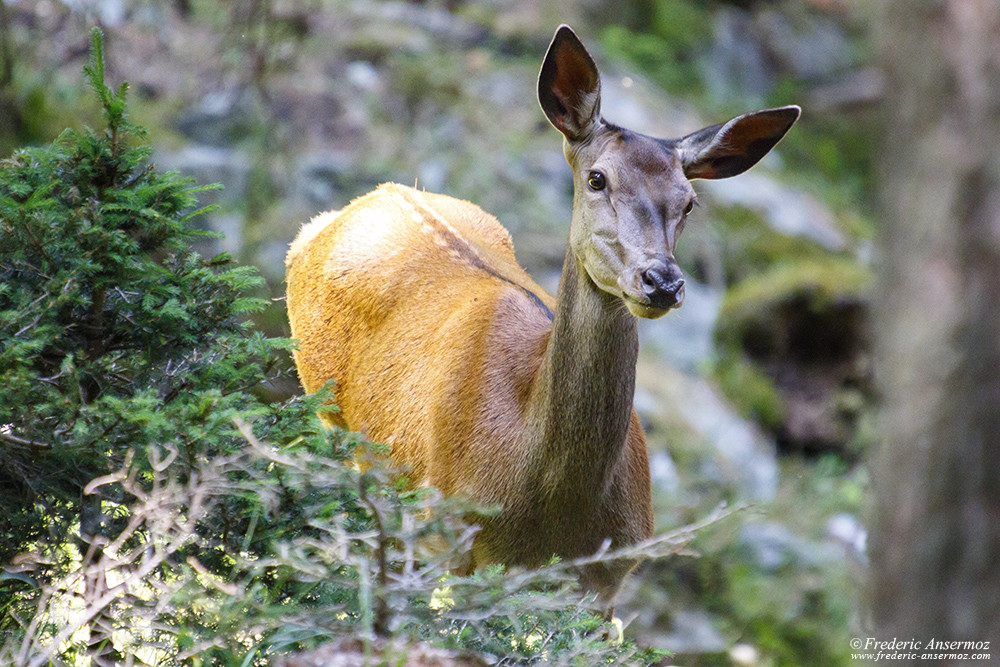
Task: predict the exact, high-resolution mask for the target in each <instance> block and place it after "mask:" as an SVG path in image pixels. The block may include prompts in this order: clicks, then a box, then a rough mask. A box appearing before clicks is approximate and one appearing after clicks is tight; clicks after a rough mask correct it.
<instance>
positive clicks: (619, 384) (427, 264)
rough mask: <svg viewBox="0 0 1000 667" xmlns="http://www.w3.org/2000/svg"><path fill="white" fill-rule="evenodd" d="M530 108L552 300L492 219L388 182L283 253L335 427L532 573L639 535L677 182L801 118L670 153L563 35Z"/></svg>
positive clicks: (608, 578) (679, 211) (763, 145)
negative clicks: (553, 237) (649, 360)
mask: <svg viewBox="0 0 1000 667" xmlns="http://www.w3.org/2000/svg"><path fill="white" fill-rule="evenodd" d="M539 99H540V101H541V103H542V107H543V110H544V111H545V112H546V115H547V116H548V117H549V120H550V121H551V122H552V123H553V125H555V126H556V128H557V129H559V130H560V131H561V132H562V133H563V135H564V138H565V144H564V150H565V152H566V157H567V160H568V161H569V162H570V165H571V166H572V167H573V171H574V176H575V179H574V181H575V196H574V209H573V220H572V222H571V225H570V243H569V247H568V249H567V252H566V257H565V260H564V263H563V272H562V278H561V281H560V285H559V293H558V299H553V298H552V297H551V296H549V295H548V294H547V293H546V292H545V291H544V290H542V289H541V288H540V287H539V286H538V285H537V284H535V282H534V281H532V280H531V278H530V277H529V276H528V274H527V273H526V272H525V271H524V270H523V269H522V268H521V267H520V266H519V265H518V264H517V262H516V260H515V258H514V252H513V247H512V244H511V240H510V236H509V234H508V233H507V231H506V230H505V229H504V228H503V227H502V226H501V225H500V224H499V223H498V222H497V221H496V219H495V218H493V217H492V216H490V215H488V214H486V213H484V212H483V211H482V210H481V209H479V208H478V207H477V206H475V205H473V204H470V203H468V202H465V201H461V200H457V199H453V198H450V197H446V196H443V195H436V194H430V193H424V192H419V191H417V190H414V189H411V188H407V187H403V186H399V185H394V184H386V185H383V186H380V187H379V188H378V189H377V190H375V191H373V192H371V193H369V194H367V195H365V196H363V197H361V198H359V199H357V200H355V201H354V202H352V203H351V204H350V205H349V206H348V207H347V208H345V209H343V210H341V211H339V212H332V213H326V214H322V215H320V216H318V217H317V218H315V219H314V220H313V221H312V222H310V223H309V224H308V225H307V226H306V227H305V228H304V229H303V230H302V232H301V233H300V235H299V237H298V238H297V239H296V240H295V242H294V243H293V244H292V248H291V250H290V251H289V254H288V259H287V265H288V311H289V319H290V322H291V325H292V335H293V337H295V338H297V339H298V340H299V342H300V348H299V350H298V351H297V352H296V357H295V359H296V365H297V367H298V369H299V375H300V378H301V380H302V383H303V386H304V387H305V389H306V390H307V391H315V390H317V389H319V388H320V387H321V386H322V385H323V384H324V383H325V382H326V381H328V380H329V379H331V378H332V379H334V380H336V382H337V385H336V389H335V393H336V398H337V402H338V404H339V406H340V409H341V412H340V413H339V415H338V420H339V422H340V424H341V425H343V426H347V427H349V428H351V429H357V430H362V431H364V432H366V433H367V435H368V436H369V437H370V438H371V439H373V440H375V441H381V442H386V443H389V444H391V445H392V456H393V458H394V459H396V460H397V461H398V462H400V463H404V464H407V465H409V466H410V467H412V469H413V476H414V478H415V479H417V480H424V481H427V482H429V483H431V484H433V485H434V486H436V487H438V488H439V489H440V490H441V491H442V492H444V493H445V494H464V495H466V496H468V497H470V498H472V499H474V500H476V501H478V502H481V503H484V504H498V505H500V506H502V510H501V511H500V513H499V514H498V515H497V516H495V517H491V518H488V519H485V520H484V523H483V529H482V531H481V532H480V533H479V535H477V537H476V542H475V545H474V548H473V561H474V563H473V564H474V565H481V564H486V563H492V562H502V563H507V564H516V565H527V566H532V565H538V564H541V563H543V562H545V561H547V560H548V559H549V558H550V557H551V556H552V555H553V554H557V555H560V556H562V557H565V558H572V557H576V556H582V555H587V554H590V553H593V552H594V551H595V550H597V549H598V548H599V547H600V546H601V545H602V543H603V542H604V541H605V540H611V543H612V545H613V546H624V545H627V544H631V543H634V542H637V541H639V540H642V539H643V538H646V537H648V536H649V535H650V534H651V531H652V511H651V505H650V486H649V469H648V463H647V455H646V443H645V437H644V435H643V432H642V429H641V427H640V425H639V421H638V419H637V417H636V415H635V413H634V411H633V410H632V396H633V391H634V387H635V364H636V358H637V353H638V337H637V333H636V319H635V317H636V316H637V315H638V316H642V317H659V316H661V315H663V314H664V313H666V312H667V311H668V310H670V309H671V308H673V307H677V306H679V305H680V303H681V302H682V300H683V283H684V281H683V279H682V278H681V274H680V270H679V269H678V268H677V266H676V263H675V262H674V260H673V254H672V253H673V248H674V245H675V243H676V239H677V236H678V235H679V233H680V230H681V228H682V227H683V221H684V218H685V217H686V215H687V213H688V212H689V211H690V209H691V205H692V203H693V198H694V195H693V190H692V189H691V186H690V184H689V183H688V178H694V177H706V178H721V177H725V176H730V175H734V174H736V173H740V172H741V171H743V170H745V169H746V168H748V167H749V166H751V165H752V164H753V163H754V162H756V161H757V160H758V159H759V158H760V157H761V156H762V155H763V154H764V153H766V152H767V151H768V150H770V148H771V146H773V145H774V143H776V142H777V141H778V140H779V139H780V138H781V136H782V135H783V134H784V133H785V131H786V130H787V129H788V127H790V125H791V123H792V122H794V120H795V117H797V116H798V109H797V108H795V107H786V108H783V109H779V110H769V111H765V112H759V113H757V114H746V115H745V116H741V117H739V118H737V119H734V120H733V121H730V122H729V123H728V124H726V125H724V126H723V125H719V126H714V127H712V128H706V129H705V130H702V131H700V132H697V133H694V134H692V135H688V137H685V138H684V139H680V140H674V141H663V140H657V139H653V138H651V137H646V136H644V135H640V134H637V133H634V132H630V131H628V130H623V129H621V128H618V127H615V126H612V125H609V124H607V123H605V122H604V121H603V120H602V119H601V118H600V113H599V109H600V85H599V78H598V76H597V70H596V68H595V67H594V65H593V61H592V60H591V59H590V56H589V55H588V54H587V53H586V50H585V49H584V48H583V46H582V44H580V43H579V40H577V38H576V36H575V35H573V33H572V31H570V30H569V29H568V28H566V27H562V28H560V30H559V31H558V32H557V33H556V37H555V39H554V40H553V44H552V46H550V48H549V53H548V54H547V56H546V60H545V64H544V65H543V68H542V73H541V75H540V79H539ZM632 566H633V563H630V562H619V563H614V564H610V565H602V566H594V567H590V568H588V569H587V570H585V571H584V572H583V582H584V584H585V585H586V586H587V587H589V588H591V589H592V590H596V591H598V592H600V593H602V595H603V596H605V597H610V596H611V595H612V594H613V593H614V591H615V590H616V589H617V587H618V585H619V583H620V581H621V579H622V578H623V577H624V575H625V574H626V573H627V572H628V570H629V569H631V567H632Z"/></svg>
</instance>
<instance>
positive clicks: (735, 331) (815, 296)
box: [716, 257, 872, 351]
mask: <svg viewBox="0 0 1000 667" xmlns="http://www.w3.org/2000/svg"><path fill="white" fill-rule="evenodd" d="M871 282H872V275H871V272H870V271H869V270H868V269H867V268H865V267H863V266H860V265H859V264H857V262H855V261H853V260H850V259H846V258H841V257H828V258H810V259H807V260H804V261H799V262H795V263H786V264H779V265H777V266H775V267H773V268H772V269H771V270H769V271H766V272H764V273H761V274H758V275H754V276H751V277H749V278H747V279H745V280H743V281H742V282H740V283H739V284H737V285H734V286H733V287H732V288H730V289H729V291H728V292H727V293H726V296H725V298H724V299H723V301H722V307H721V310H720V312H719V321H718V325H717V327H716V340H717V342H718V343H719V344H720V345H721V346H722V348H723V349H727V350H735V349H739V348H741V347H743V348H745V347H747V346H748V345H750V346H752V347H753V346H764V348H767V349H766V350H765V351H768V350H770V351H774V347H775V345H777V346H778V351H780V350H781V349H782V348H783V346H782V345H781V344H780V343H778V342H777V341H776V340H775V339H777V338H780V337H781V336H782V332H778V331H775V327H776V325H778V324H780V322H781V320H782V319H786V318H783V315H785V314H786V311H787V310H788V309H789V308H792V309H794V310H796V311H802V310H805V311H806V314H808V315H823V314H824V312H826V313H827V314H828V315H830V316H831V317H833V318H834V319H835V318H836V308H835V306H837V305H838V304H844V303H857V302H859V301H864V300H865V299H866V297H867V293H868V290H869V287H870V285H871ZM821 319H822V318H821ZM768 338H770V340H765V339H768Z"/></svg>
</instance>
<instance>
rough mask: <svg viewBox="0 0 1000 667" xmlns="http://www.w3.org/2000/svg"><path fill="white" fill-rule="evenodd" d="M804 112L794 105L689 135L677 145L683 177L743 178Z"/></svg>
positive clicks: (750, 115) (753, 114) (747, 116)
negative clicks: (739, 176)
mask: <svg viewBox="0 0 1000 667" xmlns="http://www.w3.org/2000/svg"><path fill="white" fill-rule="evenodd" d="M801 111H802V110H801V109H800V108H799V107H797V106H795V105H791V106H787V107H778V108H777V109H765V110H764V111H751V112H750V113H745V114H743V115H742V116H737V117H736V118H734V119H732V120H731V121H729V122H728V123H724V124H722V125H713V126H712V127H706V128H705V129H702V130H698V131H697V132H694V133H692V134H689V135H687V136H686V137H684V138H683V139H680V140H678V141H677V143H676V144H675V147H676V148H677V151H678V153H680V158H681V164H682V165H683V166H684V175H685V176H687V177H688V178H689V179H691V178H728V177H730V176H735V175H737V174H742V173H743V172H744V171H746V170H747V169H749V168H750V167H752V166H754V165H755V164H757V162H758V161H759V160H760V159H761V158H762V157H764V156H765V155H767V153H768V152H769V151H770V150H771V149H772V148H774V146H775V144H777V143H778V142H779V141H781V138H782V137H783V136H785V133H786V132H788V129H789V128H790V127H791V126H792V124H793V123H794V122H795V121H796V120H797V119H798V117H799V113H801Z"/></svg>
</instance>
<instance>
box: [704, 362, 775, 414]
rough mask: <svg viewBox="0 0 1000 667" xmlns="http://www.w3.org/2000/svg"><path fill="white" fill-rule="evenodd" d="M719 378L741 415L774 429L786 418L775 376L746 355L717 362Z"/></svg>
mask: <svg viewBox="0 0 1000 667" xmlns="http://www.w3.org/2000/svg"><path fill="white" fill-rule="evenodd" d="M713 375H714V377H715V381H716V382H718V384H719V387H720V388H721V389H722V393H723V394H725V395H726V398H728V399H729V400H730V401H732V403H733V405H735V406H736V409H737V410H738V411H739V413H740V415H741V416H743V417H744V418H746V419H751V420H753V421H755V422H757V423H758V424H760V425H761V426H763V427H764V428H765V429H767V430H769V431H771V432H774V431H776V430H777V429H778V428H779V427H780V426H781V423H782V422H783V421H784V418H785V411H784V406H783V404H782V399H781V393H780V392H779V391H778V389H777V387H775V386H774V383H773V382H772V381H771V379H770V378H769V377H768V376H767V375H766V374H764V373H763V372H762V371H761V370H759V369H758V368H757V367H756V366H754V365H753V364H751V363H750V362H748V361H746V360H745V359H743V358H742V356H736V355H732V356H727V357H725V358H723V359H721V360H720V361H719V362H718V363H716V364H715V367H714V369H713Z"/></svg>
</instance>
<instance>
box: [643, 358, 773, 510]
mask: <svg viewBox="0 0 1000 667" xmlns="http://www.w3.org/2000/svg"><path fill="white" fill-rule="evenodd" d="M636 396H637V399H638V400H637V401H636V403H635V406H636V410H637V412H639V416H640V418H641V419H642V420H643V422H644V423H647V424H650V425H651V427H650V431H651V432H652V433H653V434H654V435H655V431H656V430H658V429H662V430H664V431H665V432H666V433H686V434H689V437H690V439H691V440H692V441H693V442H692V443H691V444H690V445H689V449H691V451H687V452H686V453H687V454H688V455H689V456H694V457H696V458H697V463H696V464H695V467H696V468H697V469H698V470H697V472H698V474H700V475H702V476H704V478H706V479H707V480H708V481H709V482H710V483H712V484H717V485H721V486H722V487H724V488H725V489H727V490H729V491H731V493H732V494H733V495H734V496H735V497H736V498H737V499H745V500H752V501H767V500H771V499H773V498H774V496H775V493H776V492H777V487H778V463H777V459H776V458H775V447H774V443H773V442H771V441H770V440H769V439H768V438H767V437H766V436H764V434H763V433H762V432H761V431H760V429H759V428H757V427H756V426H755V425H754V424H752V423H751V422H749V421H747V420H745V419H742V418H741V417H740V416H739V415H737V414H736V412H735V411H734V410H733V408H732V407H731V406H730V405H729V404H728V403H726V402H725V401H724V400H723V399H722V398H720V396H719V395H718V393H717V392H716V390H715V389H714V388H713V387H712V386H711V385H710V384H709V383H708V382H707V381H706V380H705V379H704V378H701V377H697V376H693V375H687V374H685V373H681V372H679V371H677V370H676V369H674V368H672V367H670V366H669V365H666V364H663V363H655V364H649V363H643V362H640V364H639V367H638V372H637V378H636ZM657 437H661V436H657ZM651 439H653V440H655V438H653V437H652V436H651ZM667 444H668V446H669V445H670V444H671V443H669V442H668V443H667ZM675 444H677V443H675ZM653 451H656V450H655V446H654V447H653ZM681 477H682V479H683V474H682V475H681Z"/></svg>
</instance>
